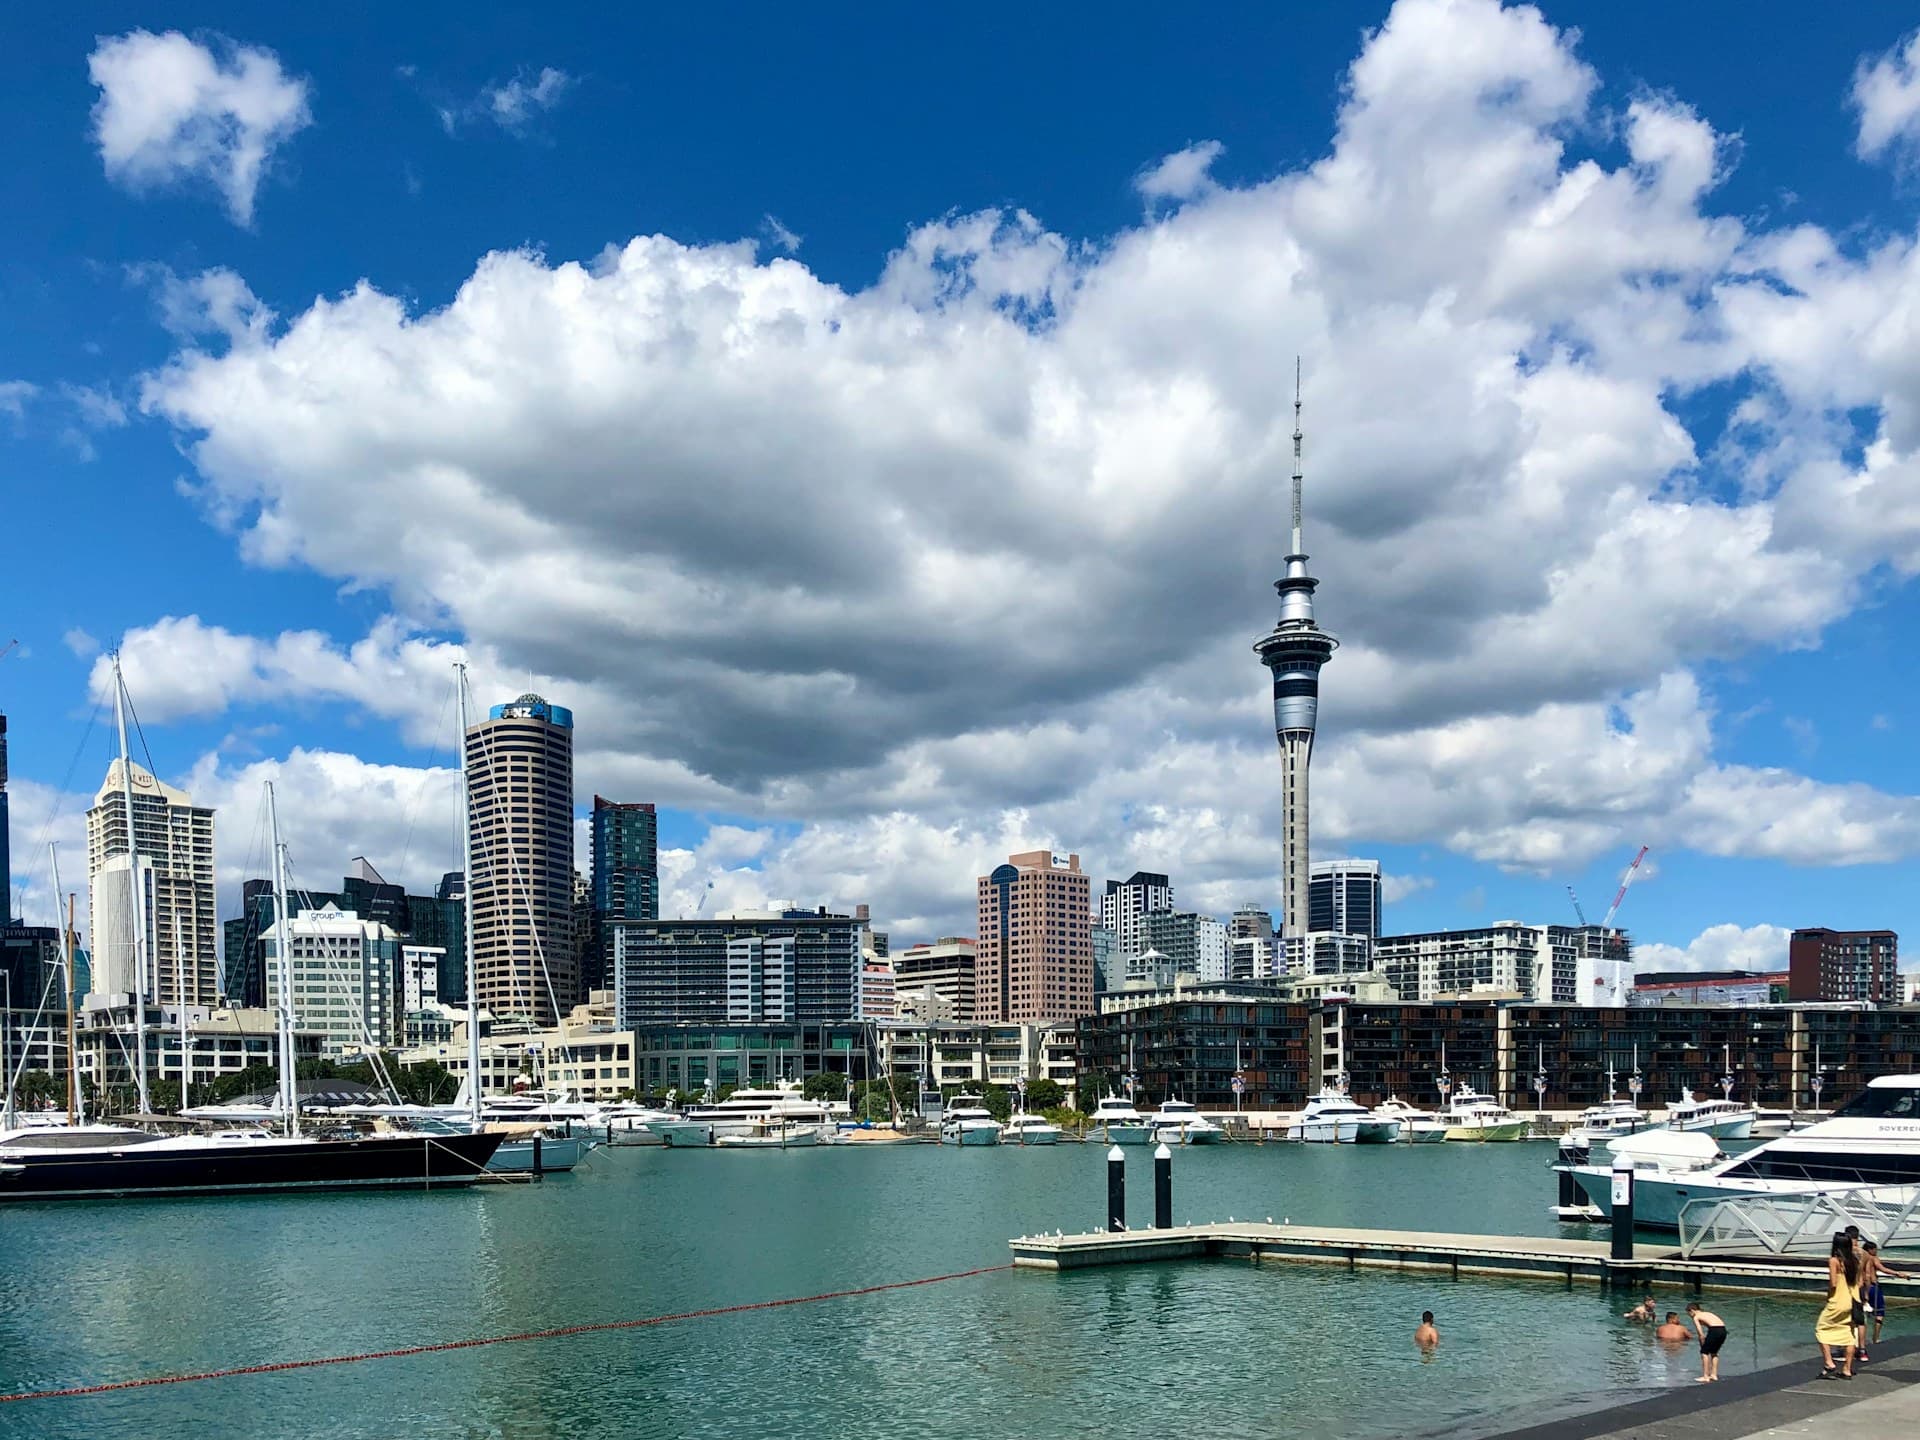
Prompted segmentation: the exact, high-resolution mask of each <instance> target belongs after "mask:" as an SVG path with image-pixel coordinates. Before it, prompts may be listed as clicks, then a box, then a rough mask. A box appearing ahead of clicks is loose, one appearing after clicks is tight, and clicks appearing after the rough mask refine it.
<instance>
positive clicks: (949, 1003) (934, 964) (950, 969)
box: [893, 935, 980, 1021]
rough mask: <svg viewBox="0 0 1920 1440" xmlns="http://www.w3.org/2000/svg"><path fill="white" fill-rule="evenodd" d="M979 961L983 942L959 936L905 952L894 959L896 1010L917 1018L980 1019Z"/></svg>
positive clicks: (951, 936)
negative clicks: (906, 1010) (905, 1011)
mask: <svg viewBox="0 0 1920 1440" xmlns="http://www.w3.org/2000/svg"><path fill="white" fill-rule="evenodd" d="M979 964H980V947H979V945H978V944H977V943H976V942H974V941H972V940H968V939H965V938H963V937H961V936H958V935H945V936H942V937H941V938H940V939H938V940H935V941H933V942H932V943H931V944H920V945H915V946H912V947H911V948H909V949H907V950H904V951H902V952H901V953H900V954H899V955H897V956H895V957H894V961H893V994H894V1005H895V1009H896V1010H905V1009H910V1010H911V1011H912V1012H913V1015H914V1018H915V1019H917V1020H955V1021H970V1020H974V1019H977V1018H978V1015H979Z"/></svg>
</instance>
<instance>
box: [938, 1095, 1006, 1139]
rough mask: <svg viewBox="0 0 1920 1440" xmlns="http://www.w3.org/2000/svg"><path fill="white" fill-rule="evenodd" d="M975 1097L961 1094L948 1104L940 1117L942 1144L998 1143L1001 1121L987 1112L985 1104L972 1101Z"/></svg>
mask: <svg viewBox="0 0 1920 1440" xmlns="http://www.w3.org/2000/svg"><path fill="white" fill-rule="evenodd" d="M973 1101H974V1097H973V1096H970V1095H961V1096H957V1097H956V1098H955V1103H954V1104H952V1105H949V1106H947V1108H946V1111H945V1113H944V1114H942V1115H941V1117H940V1143H941V1144H942V1145H998V1144H999V1143H1000V1137H1001V1125H1000V1122H999V1121H998V1120H996V1119H994V1118H993V1116H992V1115H991V1114H989V1113H988V1112H987V1109H986V1107H985V1106H983V1105H980V1104H977V1103H970V1102H973Z"/></svg>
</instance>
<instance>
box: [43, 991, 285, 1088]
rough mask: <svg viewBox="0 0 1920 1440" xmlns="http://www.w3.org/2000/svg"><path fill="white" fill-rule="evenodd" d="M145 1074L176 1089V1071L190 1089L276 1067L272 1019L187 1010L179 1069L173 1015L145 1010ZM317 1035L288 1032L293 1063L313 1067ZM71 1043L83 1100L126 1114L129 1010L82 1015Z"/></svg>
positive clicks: (231, 1010) (130, 1073) (241, 1010)
mask: <svg viewBox="0 0 1920 1440" xmlns="http://www.w3.org/2000/svg"><path fill="white" fill-rule="evenodd" d="M146 1035H147V1073H148V1076H149V1077H150V1079H152V1080H156V1081H160V1080H164V1081H168V1082H171V1083H173V1084H176V1085H177V1084H178V1083H179V1082H180V1077H181V1074H182V1072H183V1070H184V1071H185V1073H187V1074H188V1075H189V1076H190V1077H191V1081H192V1083H193V1084H194V1085H195V1086H200V1085H207V1084H210V1083H212V1082H213V1081H215V1080H218V1079H220V1078H221V1077H222V1076H226V1075H233V1074H237V1073H239V1072H240V1071H242V1070H245V1069H246V1068H247V1067H248V1066H251V1065H260V1066H272V1065H276V1064H278V1063H279V1055H280V1051H279V1044H280V1037H279V1029H278V1022H277V1019H276V1016H275V1015H274V1012H273V1011H271V1010H262V1009H255V1008H252V1007H249V1006H237V1007H218V1008H215V1009H211V1010H205V1009H201V1008H200V1007H198V1006H189V1007H188V1009H187V1049H186V1064H185V1065H184V1066H183V1065H182V1063H181V1049H180V1016H179V1012H178V1011H177V1010H174V1009H172V1008H163V1007H160V1006H149V1007H148V1010H147V1030H146ZM322 1038H323V1037H322V1036H321V1035H320V1033H319V1032H318V1031H316V1030H312V1029H309V1028H307V1026H306V1023H305V1021H304V1020H302V1021H301V1022H300V1023H299V1025H298V1026H297V1027H296V1028H295V1030H294V1033H293V1058H294V1063H295V1064H299V1063H301V1062H303V1061H308V1060H318V1059H319V1058H320V1046H321V1041H322ZM74 1044H75V1046H76V1047H77V1049H78V1051H79V1057H80V1075H81V1078H82V1079H83V1080H84V1081H85V1082H86V1083H87V1085H88V1086H89V1091H88V1093H89V1094H95V1095H97V1094H100V1093H101V1092H102V1091H103V1090H105V1091H106V1093H107V1100H108V1103H109V1105H110V1106H113V1107H118V1108H127V1107H130V1106H131V1104H132V1103H133V1093H132V1092H133V1090H134V1071H135V1066H134V1064H133V1058H134V1049H135V1042H134V1028H133V1010H132V1007H131V1006H126V1007H122V1008H120V1009H116V1010H113V1011H107V1010H103V1009H97V1008H94V1009H88V1010H87V1011H86V1012H85V1013H84V1014H83V1015H82V1016H81V1017H79V1020H78V1029H77V1030H76V1032H75V1036H74Z"/></svg>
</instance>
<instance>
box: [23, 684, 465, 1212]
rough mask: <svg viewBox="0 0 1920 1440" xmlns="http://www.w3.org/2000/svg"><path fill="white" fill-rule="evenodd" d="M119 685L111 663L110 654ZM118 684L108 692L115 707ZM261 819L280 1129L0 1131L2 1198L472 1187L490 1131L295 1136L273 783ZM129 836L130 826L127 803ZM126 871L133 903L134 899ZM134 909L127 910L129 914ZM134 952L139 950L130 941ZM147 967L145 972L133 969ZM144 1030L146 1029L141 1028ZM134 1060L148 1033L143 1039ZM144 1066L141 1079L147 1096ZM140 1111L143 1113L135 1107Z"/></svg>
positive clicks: (140, 1000)
mask: <svg viewBox="0 0 1920 1440" xmlns="http://www.w3.org/2000/svg"><path fill="white" fill-rule="evenodd" d="M115 665H116V681H117V680H118V661H117V658H116V662H115ZM123 696H124V688H122V689H121V690H120V691H119V692H118V694H117V695H116V704H118V703H120V702H121V699H122V697H123ZM120 758H121V762H122V767H123V768H122V775H123V776H124V775H125V774H126V773H127V771H126V769H125V765H126V760H127V750H126V730H125V727H124V725H123V726H122V727H121V731H120ZM267 814H268V817H269V822H270V824H271V826H272V832H273V905H274V916H275V922H276V929H277V931H278V933H279V935H280V937H281V941H280V943H279V944H278V945H276V946H275V950H276V952H277V964H278V966H279V981H280V985H279V988H280V1005H279V1007H278V1012H277V1017H276V1018H277V1022H278V1030H279V1072H280V1094H279V1104H278V1106H277V1113H278V1117H279V1120H280V1123H281V1124H282V1125H283V1126H284V1133H282V1134H279V1135H275V1134H273V1133H272V1132H271V1131H270V1130H268V1129H266V1128H263V1127H259V1126H251V1127H247V1128H237V1127H236V1128H230V1129H223V1130H214V1131H212V1132H210V1133H208V1132H199V1133H194V1134H188V1135H163V1134H159V1133H157V1132H155V1131H151V1130H142V1129H136V1128H133V1127H130V1126H124V1125H74V1126H61V1127H58V1128H34V1129H28V1130H7V1131H4V1132H0V1200H79V1199H125V1198H131V1197H135V1196H168V1195H226V1194H248V1193H258V1192H272V1191H282V1190H360V1189H415V1188H419V1189H436V1188H445V1187H447V1186H459V1185H471V1184H472V1183H473V1182H474V1181H475V1180H476V1179H477V1178H478V1177H479V1176H480V1174H481V1172H482V1171H483V1170H485V1168H486V1166H487V1162H488V1161H490V1160H492V1159H493V1154H494V1151H495V1150H497V1149H498V1148H499V1147H500V1141H501V1138H502V1137H500V1136H499V1135H495V1134H489V1133H486V1132H484V1131H481V1132H477V1133H467V1134H457V1135H374V1136H366V1137H356V1138H350V1139H321V1138H318V1137H316V1136H311V1135H303V1134H301V1132H300V1107H299V1103H298V1099H297V1094H298V1091H297V1086H296V1081H295V1074H294V1062H293V1027H294V1012H293V997H294V990H293V961H292V956H291V952H292V948H293V947H292V946H291V945H290V944H288V943H287V938H288V936H289V930H288V926H287V894H286V874H287V865H286V847H285V846H284V845H283V844H282V843H281V840H280V816H279V810H278V808H277V806H276V804H275V801H274V793H273V785H272V782H270V781H269V782H268V784H267ZM127 819H128V826H127V828H128V833H129V840H130V842H131V838H132V833H133V830H134V826H133V824H132V820H133V810H132V804H131V797H130V796H129V803H128V815H127ZM138 876H139V869H138V864H137V857H136V863H135V866H134V891H133V893H134V895H135V896H136V897H137V896H138V894H139V879H138ZM139 913H140V912H139V910H138V909H136V910H135V911H134V914H135V915H136V916H137V915H138V914H139ZM132 928H133V933H134V935H135V936H136V946H137V947H138V948H137V950H136V955H137V954H138V953H139V950H144V948H145V947H144V945H141V944H140V943H139V940H138V938H137V937H139V936H140V934H141V929H142V927H141V926H139V925H138V924H135V925H134V926H133V927H132ZM142 968H144V967H142ZM145 1003H146V996H145V994H144V990H142V991H140V992H137V993H136V994H135V995H134V1011H135V1014H136V1015H140V1014H141V1013H142V1012H143V1011H144V1008H145ZM140 1025H141V1029H142V1031H144V1021H141V1022H140ZM140 1045H141V1057H142V1058H143V1059H144V1055H145V1036H144V1033H142V1034H141V1036H140ZM145 1069H146V1067H145V1066H144V1064H143V1065H141V1066H140V1067H139V1082H140V1085H141V1089H142V1092H143V1100H144V1091H145V1080H146V1075H145ZM142 1109H143V1110H144V1109H145V1106H144V1104H143V1106H142Z"/></svg>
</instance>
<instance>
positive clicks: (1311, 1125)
mask: <svg viewBox="0 0 1920 1440" xmlns="http://www.w3.org/2000/svg"><path fill="white" fill-rule="evenodd" d="M1287 1138H1288V1139H1289V1140H1304V1141H1305V1142H1306V1143H1307V1144H1309V1145H1352V1144H1354V1143H1355V1142H1356V1141H1357V1140H1358V1139H1359V1138H1360V1122H1359V1121H1358V1120H1308V1121H1306V1122H1305V1123H1303V1124H1299V1125H1293V1126H1290V1127H1288V1130H1287Z"/></svg>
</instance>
